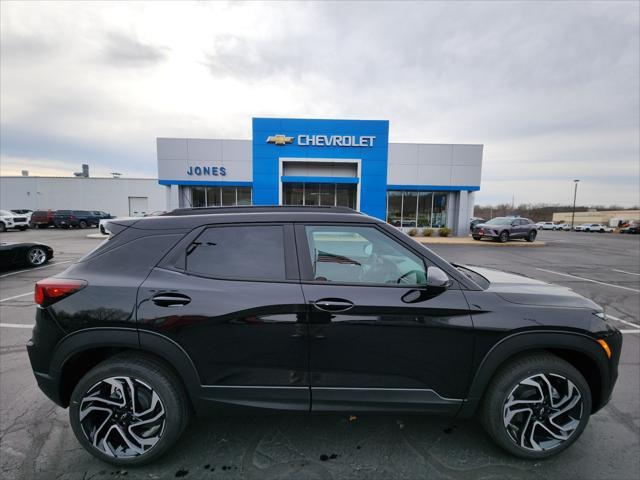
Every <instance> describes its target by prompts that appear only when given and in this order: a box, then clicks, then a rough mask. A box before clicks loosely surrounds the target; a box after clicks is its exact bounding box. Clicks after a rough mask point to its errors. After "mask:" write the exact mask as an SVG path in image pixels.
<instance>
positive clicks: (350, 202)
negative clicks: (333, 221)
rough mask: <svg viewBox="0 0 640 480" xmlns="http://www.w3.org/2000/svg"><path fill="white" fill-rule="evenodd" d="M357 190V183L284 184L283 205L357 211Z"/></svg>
mask: <svg viewBox="0 0 640 480" xmlns="http://www.w3.org/2000/svg"><path fill="white" fill-rule="evenodd" d="M357 189H358V185H357V184H355V183H316V182H313V183H311V182H309V183H306V182H304V183H300V182H292V183H290V182H288V183H283V184H282V204H283V205H311V206H323V207H333V206H336V207H349V208H353V209H354V210H355V209H356V208H357V205H356V197H357Z"/></svg>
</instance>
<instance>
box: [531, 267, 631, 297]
mask: <svg viewBox="0 0 640 480" xmlns="http://www.w3.org/2000/svg"><path fill="white" fill-rule="evenodd" d="M536 270H540V271H542V272H549V273H553V274H555V275H562V276H563V277H571V278H577V279H579V280H584V281H585V282H591V283H598V284H600V285H606V286H608V287H614V288H621V289H622V290H629V291H630V292H637V293H640V290H638V289H637V288H630V287H623V286H622V285H614V284H613V283H606V282H600V281H598V280H592V279H591V278H585V277H578V276H577V275H570V274H568V273H562V272H555V271H553V270H547V269H546V268H536Z"/></svg>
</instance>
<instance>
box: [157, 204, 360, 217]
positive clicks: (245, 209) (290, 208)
mask: <svg viewBox="0 0 640 480" xmlns="http://www.w3.org/2000/svg"><path fill="white" fill-rule="evenodd" d="M267 212H324V213H352V214H358V215H360V212H358V211H356V210H353V209H352V208H349V207H320V206H301V205H238V206H234V207H191V208H176V209H174V210H171V211H170V212H166V213H163V214H162V215H160V216H165V217H173V216H179V215H210V214H220V213H267Z"/></svg>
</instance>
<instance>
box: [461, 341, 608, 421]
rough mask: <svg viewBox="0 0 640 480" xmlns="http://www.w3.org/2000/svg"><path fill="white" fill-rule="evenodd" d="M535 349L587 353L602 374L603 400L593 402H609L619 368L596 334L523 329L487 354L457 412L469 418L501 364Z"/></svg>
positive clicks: (601, 396) (601, 393)
mask: <svg viewBox="0 0 640 480" xmlns="http://www.w3.org/2000/svg"><path fill="white" fill-rule="evenodd" d="M534 350H568V351H572V352H577V353H580V354H583V355H586V356H588V357H589V358H590V359H591V360H592V361H593V362H594V364H595V365H596V366H597V369H598V373H599V374H600V386H601V391H600V398H601V402H600V404H599V405H595V404H594V411H595V410H597V409H599V408H600V407H602V406H603V404H604V403H606V401H607V400H608V398H609V395H610V393H611V389H612V388H613V383H614V382H615V377H616V372H615V368H614V367H613V365H615V364H616V361H614V360H615V359H614V358H612V359H611V360H609V359H608V358H607V355H606V353H605V352H604V350H603V349H602V347H601V346H600V345H599V344H598V343H597V342H596V340H595V339H594V338H593V337H590V336H588V335H584V334H581V333H575V332H558V331H536V332H520V333H515V334H513V335H509V336H507V337H505V338H503V339H502V340H500V341H499V342H498V343H496V344H495V345H494V346H493V347H492V348H491V350H489V352H487V354H486V355H485V356H484V358H483V359H482V361H481V362H480V365H479V366H478V368H477V370H476V372H475V375H474V377H473V380H472V381H471V385H470V387H469V394H468V396H467V400H466V401H465V403H464V404H463V406H462V407H461V409H460V411H459V412H458V416H459V417H462V418H467V417H470V416H472V415H473V414H474V412H475V411H476V409H477V407H478V405H479V404H480V401H481V400H482V397H483V395H484V393H485V390H486V388H487V386H488V385H489V382H490V381H491V379H492V378H493V376H494V374H495V373H496V371H497V370H498V369H499V368H500V366H501V365H503V364H505V362H507V361H508V360H509V359H511V358H512V357H515V356H516V355H520V354H523V353H526V352H527V351H534ZM618 354H619V352H618Z"/></svg>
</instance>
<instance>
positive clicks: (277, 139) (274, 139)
mask: <svg viewBox="0 0 640 480" xmlns="http://www.w3.org/2000/svg"><path fill="white" fill-rule="evenodd" d="M267 143H273V144H275V145H285V144H287V143H293V137H287V136H285V135H282V134H280V133H279V134H278V135H272V136H270V137H267Z"/></svg>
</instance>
